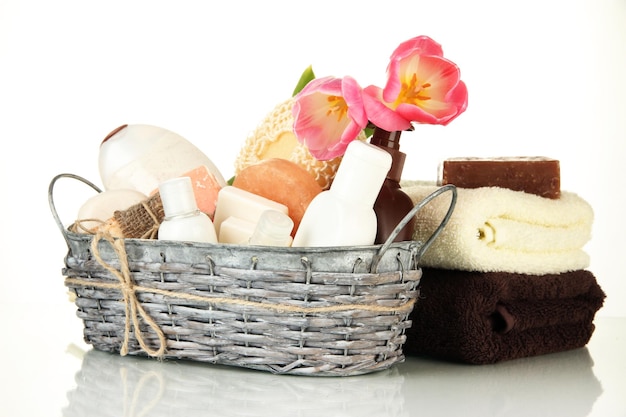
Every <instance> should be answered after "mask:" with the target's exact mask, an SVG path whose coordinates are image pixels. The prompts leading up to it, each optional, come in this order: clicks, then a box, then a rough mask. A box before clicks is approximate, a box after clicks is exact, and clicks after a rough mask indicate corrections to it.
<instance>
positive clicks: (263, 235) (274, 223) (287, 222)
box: [250, 210, 294, 246]
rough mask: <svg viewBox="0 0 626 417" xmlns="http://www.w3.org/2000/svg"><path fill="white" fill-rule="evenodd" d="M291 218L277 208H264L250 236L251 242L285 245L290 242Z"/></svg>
mask: <svg viewBox="0 0 626 417" xmlns="http://www.w3.org/2000/svg"><path fill="white" fill-rule="evenodd" d="M293 225H294V223H293V220H292V219H291V218H290V217H289V216H288V215H286V214H285V213H282V212H280V211H278V210H265V211H264V212H263V213H261V217H259V221H258V222H257V225H256V228H255V230H254V233H253V235H252V237H251V238H250V243H251V244H262V245H268V246H287V244H286V243H291V231H292V230H293Z"/></svg>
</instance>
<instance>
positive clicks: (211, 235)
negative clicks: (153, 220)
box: [158, 177, 217, 243]
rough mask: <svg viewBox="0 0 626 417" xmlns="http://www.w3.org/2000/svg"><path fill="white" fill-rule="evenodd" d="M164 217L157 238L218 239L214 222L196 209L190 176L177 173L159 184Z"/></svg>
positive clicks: (197, 240) (192, 240)
mask: <svg viewBox="0 0 626 417" xmlns="http://www.w3.org/2000/svg"><path fill="white" fill-rule="evenodd" d="M159 193H160V195H161V201H162V202H163V212H164V214H165V218H164V219H163V222H162V223H161V225H160V226H159V234H158V238H159V240H177V241H187V242H208V243H217V235H216V233H215V227H214V226H213V222H212V221H211V219H210V218H209V216H207V215H206V214H205V213H203V212H201V211H200V210H198V205H197V204H196V199H195V196H194V193H193V187H192V185H191V178H189V177H178V178H173V179H171V180H168V181H164V182H162V183H160V184H159Z"/></svg>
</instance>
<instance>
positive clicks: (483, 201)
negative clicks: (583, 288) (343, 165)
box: [402, 182, 593, 275]
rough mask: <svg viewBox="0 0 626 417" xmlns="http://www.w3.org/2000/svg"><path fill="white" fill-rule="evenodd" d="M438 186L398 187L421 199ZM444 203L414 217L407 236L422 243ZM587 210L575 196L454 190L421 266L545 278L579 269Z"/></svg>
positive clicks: (585, 260)
mask: <svg viewBox="0 0 626 417" xmlns="http://www.w3.org/2000/svg"><path fill="white" fill-rule="evenodd" d="M437 188H438V187H437V186H436V185H434V184H422V183H419V184H415V183H411V182H403V186H402V189H403V190H404V191H405V192H406V193H407V194H408V195H409V196H410V197H411V198H412V199H413V201H414V203H417V202H419V201H421V200H422V199H423V198H425V197H426V196H428V195H429V194H430V193H432V192H433V191H434V190H436V189H437ZM449 205H450V197H448V196H446V195H442V196H441V197H438V198H436V199H434V200H432V201H431V202H430V203H429V204H427V205H425V206H424V207H423V208H422V209H421V211H420V212H419V213H418V214H417V221H416V226H415V227H416V230H415V232H414V236H413V238H414V239H415V240H418V241H422V242H423V241H425V240H426V239H427V238H428V237H429V236H430V235H431V234H432V233H433V231H434V230H435V228H436V227H437V226H438V224H439V222H440V221H441V219H442V218H443V217H444V215H445V213H446V211H447V210H448V207H449ZM592 223H593V210H592V208H591V206H590V205H589V204H588V203H587V202H586V201H585V200H584V199H582V198H581V197H579V196H578V195H576V194H574V193H571V192H567V191H563V192H562V193H561V197H560V198H558V199H549V198H543V197H539V196H537V195H534V194H528V193H524V192H521V191H512V190H509V189H505V188H498V187H483V188H475V189H468V188H458V189H457V202H456V206H455V209H454V212H453V214H452V216H451V218H450V221H449V222H448V224H447V225H446V227H445V228H444V229H443V231H442V232H441V234H440V235H439V236H438V237H437V239H435V241H434V242H433V244H432V245H431V246H430V248H429V249H428V250H427V251H426V253H425V254H424V256H423V257H422V259H421V260H420V263H421V265H422V266H426V267H432V268H442V269H453V270H464V271H479V272H512V273H520V274H534V275H539V274H550V273H561V272H568V271H575V270H580V269H585V268H587V267H588V266H589V255H588V254H587V253H586V252H585V251H584V248H583V247H584V245H585V244H586V243H587V242H588V241H589V240H590V239H591V228H592Z"/></svg>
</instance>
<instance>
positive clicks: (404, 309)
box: [65, 232, 416, 357]
mask: <svg viewBox="0 0 626 417" xmlns="http://www.w3.org/2000/svg"><path fill="white" fill-rule="evenodd" d="M101 239H105V240H106V241H107V242H109V244H110V245H111V246H112V248H113V250H114V251H115V253H116V254H117V256H118V259H119V262H120V269H119V270H118V269H116V268H114V267H113V266H111V265H110V264H108V263H107V262H106V261H104V260H103V259H102V257H101V255H100V251H99V249H98V242H99V241H100V240H101ZM91 251H92V253H93V255H94V257H95V258H96V260H97V261H98V263H99V264H100V265H102V266H103V267H104V268H105V269H106V270H107V271H109V272H110V273H111V274H112V275H113V276H115V277H116V278H117V280H118V282H94V281H92V280H86V279H81V278H70V277H67V278H66V279H65V284H66V285H75V286H84V287H97V288H103V289H116V290H119V291H121V293H122V296H123V301H124V305H125V308H124V310H125V321H124V343H123V345H122V348H121V350H120V354H121V355H122V356H125V355H126V354H128V343H129V339H130V333H131V329H132V330H133V331H134V334H135V337H136V339H137V341H138V342H139V345H140V346H141V348H142V349H143V350H144V351H145V352H146V353H148V354H149V355H150V356H157V357H160V356H163V354H164V353H165V348H166V344H167V341H166V338H165V335H164V333H163V331H162V330H161V328H160V327H159V325H158V324H157V323H156V321H154V319H152V317H150V315H149V314H148V313H147V312H146V311H145V309H144V308H143V307H142V305H141V302H140V301H139V300H138V298H137V293H151V294H158V295H162V296H164V297H171V298H175V299H182V300H189V301H197V302H201V303H204V304H214V305H215V304H226V305H238V306H243V307H251V308H258V309H264V310H270V311H276V312H279V313H285V312H288V313H305V314H315V313H330V312H340V311H349V310H361V311H372V312H379V313H408V312H410V311H411V310H412V309H413V306H414V304H415V302H416V300H415V299H412V298H411V299H407V300H406V302H404V303H403V304H402V305H399V306H382V305H377V304H359V303H351V304H340V305H333V306H297V305H288V304H274V303H265V302H259V301H250V300H242V299H235V298H229V297H212V296H204V295H198V294H189V293H184V292H178V291H171V290H164V289H160V288H153V287H146V286H141V285H136V284H135V283H134V281H133V279H132V276H131V273H130V268H129V265H128V257H127V253H126V248H125V246H124V239H116V238H114V237H112V236H111V235H110V234H108V233H103V232H98V233H97V234H96V235H95V236H94V238H93V240H92V242H91ZM139 317H141V318H142V319H143V320H144V322H145V323H147V324H148V325H149V327H150V328H151V329H152V330H153V332H154V333H155V334H156V335H157V337H158V339H159V348H158V349H153V348H151V347H150V346H148V344H147V343H146V342H145V340H144V336H143V333H142V330H141V328H140V326H139Z"/></svg>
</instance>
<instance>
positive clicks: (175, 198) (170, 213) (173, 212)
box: [159, 177, 198, 218]
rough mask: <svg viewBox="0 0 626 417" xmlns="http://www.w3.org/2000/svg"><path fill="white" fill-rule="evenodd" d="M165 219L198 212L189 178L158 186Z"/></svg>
mask: <svg viewBox="0 0 626 417" xmlns="http://www.w3.org/2000/svg"><path fill="white" fill-rule="evenodd" d="M159 193H160V194H161V201H162V202H163V212H164V213H165V217H166V218H167V217H174V216H181V215H184V214H189V213H193V212H195V211H198V205H197V204H196V197H195V195H194V193H193V187H192V186H191V178H189V177H178V178H173V179H171V180H168V181H164V182H162V183H160V184H159Z"/></svg>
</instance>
